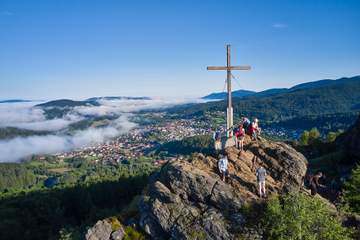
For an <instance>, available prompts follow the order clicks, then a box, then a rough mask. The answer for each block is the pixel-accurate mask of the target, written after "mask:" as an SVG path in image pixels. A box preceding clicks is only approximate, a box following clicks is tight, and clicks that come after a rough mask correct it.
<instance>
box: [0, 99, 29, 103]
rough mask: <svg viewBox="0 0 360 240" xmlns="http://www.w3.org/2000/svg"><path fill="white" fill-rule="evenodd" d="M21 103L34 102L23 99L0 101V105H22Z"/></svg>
mask: <svg viewBox="0 0 360 240" xmlns="http://www.w3.org/2000/svg"><path fill="white" fill-rule="evenodd" d="M20 102H32V101H31V100H23V99H8V100H0V103H20Z"/></svg>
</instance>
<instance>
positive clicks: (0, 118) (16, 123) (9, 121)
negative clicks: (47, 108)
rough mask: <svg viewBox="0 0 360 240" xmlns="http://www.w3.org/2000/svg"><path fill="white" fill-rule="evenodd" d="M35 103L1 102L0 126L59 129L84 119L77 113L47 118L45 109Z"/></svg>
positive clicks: (39, 129)
mask: <svg viewBox="0 0 360 240" xmlns="http://www.w3.org/2000/svg"><path fill="white" fill-rule="evenodd" d="M33 106H34V103H8V104H0V127H17V128H22V129H28V130H35V131H57V130H61V129H64V128H66V127H67V126H68V125H69V124H71V123H75V122H77V121H80V120H82V119H83V117H82V116H79V115H77V114H67V115H66V116H64V117H63V118H56V119H51V120H47V119H46V117H45V115H44V111H43V110H42V109H40V108H34V107H33Z"/></svg>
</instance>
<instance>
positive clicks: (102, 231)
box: [85, 220, 112, 240]
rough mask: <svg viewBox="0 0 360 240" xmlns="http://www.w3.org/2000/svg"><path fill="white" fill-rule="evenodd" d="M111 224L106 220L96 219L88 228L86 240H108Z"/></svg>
mask: <svg viewBox="0 0 360 240" xmlns="http://www.w3.org/2000/svg"><path fill="white" fill-rule="evenodd" d="M111 232H112V228H111V224H110V223H109V222H108V221H106V220H102V221H98V222H97V223H96V224H95V225H94V226H93V227H92V228H90V229H89V230H88V231H87V233H86V236H85V239H86V240H109V239H110V236H111Z"/></svg>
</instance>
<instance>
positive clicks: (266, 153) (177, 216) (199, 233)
mask: <svg viewBox="0 0 360 240" xmlns="http://www.w3.org/2000/svg"><path fill="white" fill-rule="evenodd" d="M246 143H247V144H246V149H245V150H246V151H245V152H242V153H241V155H239V151H238V150H237V149H236V148H228V149H227V150H226V152H227V153H228V158H229V173H230V177H229V178H228V180H227V182H223V181H221V180H220V178H219V176H218V174H217V159H215V158H213V157H210V156H208V157H204V156H203V155H198V156H197V157H195V158H194V159H192V160H191V161H185V160H176V161H172V162H169V163H167V164H166V165H164V166H163V168H162V169H161V171H160V172H159V173H158V174H157V175H156V176H154V178H153V179H152V181H151V182H150V184H149V187H148V190H147V192H146V194H144V196H143V199H142V201H141V203H140V206H139V208H140V213H141V219H140V226H141V227H142V228H143V229H144V231H145V232H147V233H148V234H149V235H150V236H151V237H152V238H153V239H169V238H170V239H236V238H237V237H239V236H240V235H241V236H243V237H246V239H262V236H261V234H262V233H261V232H258V231H256V230H254V229H246V227H245V226H244V222H245V221H246V220H245V219H244V217H243V215H242V214H241V208H242V207H243V206H244V204H246V203H250V202H252V201H256V200H259V197H258V195H257V184H256V176H255V169H256V168H257V165H258V162H262V163H263V166H264V167H265V168H266V170H267V172H268V176H267V189H268V191H269V193H270V194H271V193H278V192H283V191H285V192H286V191H290V190H293V189H294V190H295V189H300V188H301V186H302V183H303V178H304V176H305V173H306V169H307V167H306V166H307V161H306V159H305V157H304V156H303V155H302V154H300V153H298V152H297V151H295V150H294V149H293V148H291V147H290V146H288V145H286V144H284V143H277V142H270V141H266V140H261V141H259V142H258V143H252V142H250V140H249V139H246ZM247 234H248V236H247Z"/></svg>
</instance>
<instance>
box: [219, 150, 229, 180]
mask: <svg viewBox="0 0 360 240" xmlns="http://www.w3.org/2000/svg"><path fill="white" fill-rule="evenodd" d="M218 168H219V173H220V177H221V180H223V181H225V178H226V177H227V176H228V175H229V171H228V158H227V156H222V155H220V159H219V162H218Z"/></svg>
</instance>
